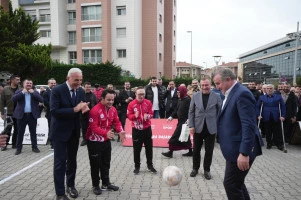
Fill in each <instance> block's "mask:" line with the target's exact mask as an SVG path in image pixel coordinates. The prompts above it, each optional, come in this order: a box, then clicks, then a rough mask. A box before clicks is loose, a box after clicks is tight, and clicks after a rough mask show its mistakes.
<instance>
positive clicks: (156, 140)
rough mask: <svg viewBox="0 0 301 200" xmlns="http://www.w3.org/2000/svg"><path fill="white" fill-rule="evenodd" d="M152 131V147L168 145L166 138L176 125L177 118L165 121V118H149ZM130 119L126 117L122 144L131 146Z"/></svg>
mask: <svg viewBox="0 0 301 200" xmlns="http://www.w3.org/2000/svg"><path fill="white" fill-rule="evenodd" d="M151 122H152V132H153V136H152V138H153V147H168V140H169V138H170V137H171V136H172V134H173V133H174V131H175V130H176V127H177V123H178V120H177V119H174V120H172V121H169V122H167V119H151ZM131 123H132V122H131V121H130V120H129V119H126V123H125V128H124V129H125V132H126V140H125V141H124V142H123V146H133V142H132V126H131Z"/></svg>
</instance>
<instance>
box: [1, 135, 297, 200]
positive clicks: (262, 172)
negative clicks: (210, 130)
mask: <svg viewBox="0 0 301 200" xmlns="http://www.w3.org/2000/svg"><path fill="white" fill-rule="evenodd" d="M39 149H40V150H41V153H33V152H32V151H31V146H30V145H25V146H24V147H23V150H22V153H21V154H20V155H17V156H16V155H14V153H15V149H11V146H9V149H8V150H7V151H4V152H0V168H1V170H0V199H1V200H17V199H22V200H27V199H28V200H29V199H43V200H46V199H49V200H52V199H55V192H54V184H53V154H52V153H53V152H52V151H49V146H46V145H40V146H39ZM287 149H288V153H287V154H285V153H283V152H282V151H279V150H278V149H276V148H275V147H273V148H272V149H271V150H267V149H266V148H265V147H264V149H263V153H264V155H263V156H260V157H258V158H257V159H256V161H255V162H254V164H253V166H252V169H251V171H250V173H249V174H248V176H247V179H246V184H247V188H248V190H249V193H250V196H251V199H258V200H263V199H267V200H272V199H277V200H278V199H279V200H282V199H287V200H293V199H296V200H297V199H299V200H300V199H301V146H293V145H287ZM166 150H167V149H166V148H154V158H153V161H154V167H155V168H156V169H157V171H158V173H157V174H151V173H150V172H148V171H147V167H146V159H145V152H144V149H143V150H142V153H141V158H142V159H141V163H142V164H141V172H140V174H139V175H134V174H133V170H134V164H133V149H132V148H131V147H123V146H121V144H120V143H117V142H116V141H112V161H111V170H110V178H111V182H113V183H114V184H115V185H117V186H119V187H120V190H119V191H116V192H114V191H104V192H103V193H102V194H101V195H99V196H96V195H94V193H93V192H92V190H91V189H92V183H91V177H90V164H89V158H88V153H87V147H86V146H84V147H79V151H78V159H77V160H78V170H77V176H76V188H77V189H78V191H79V197H78V198H77V199H78V200H81V199H86V200H96V199H106V200H115V199H116V200H126V199H128V200H138V199H139V200H140V199H141V200H156V199H160V200H169V199H171V200H178V199H179V200H180V199H187V200H188V199H198V200H199V199H208V200H209V199H214V200H222V199H227V197H226V194H225V191H224V187H223V176H224V167H225V160H224V158H223V156H222V154H221V151H220V148H219V145H218V144H216V145H215V150H214V157H213V163H212V166H211V174H212V176H213V179H212V180H209V181H208V180H205V179H204V177H203V175H202V174H203V171H202V170H200V171H199V174H198V175H197V176H196V177H195V178H191V177H190V176H189V174H190V172H191V170H192V158H191V157H189V158H187V157H182V155H181V154H182V153H184V151H179V152H175V153H174V157H173V158H172V159H168V158H165V157H163V156H162V155H161V152H164V151H166ZM203 155H204V149H202V159H203ZM169 165H176V166H178V167H180V168H181V169H182V170H183V179H182V182H181V183H180V184H179V185H178V186H174V187H169V186H167V185H166V184H165V183H164V182H163V181H162V172H163V170H164V168H165V167H167V166H169ZM201 166H202V163H201Z"/></svg>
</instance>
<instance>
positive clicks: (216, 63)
mask: <svg viewBox="0 0 301 200" xmlns="http://www.w3.org/2000/svg"><path fill="white" fill-rule="evenodd" d="M213 58H214V62H215V70H217V66H218V63H219V61H220V60H221V58H222V56H213Z"/></svg>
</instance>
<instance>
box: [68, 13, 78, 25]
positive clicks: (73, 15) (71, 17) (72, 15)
mask: <svg viewBox="0 0 301 200" xmlns="http://www.w3.org/2000/svg"><path fill="white" fill-rule="evenodd" d="M75 21H76V12H75V11H72V12H68V24H75Z"/></svg>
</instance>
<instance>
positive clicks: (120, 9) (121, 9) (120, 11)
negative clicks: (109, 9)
mask: <svg viewBox="0 0 301 200" xmlns="http://www.w3.org/2000/svg"><path fill="white" fill-rule="evenodd" d="M116 10H117V15H126V6H116Z"/></svg>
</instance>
